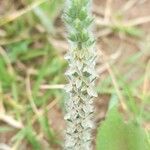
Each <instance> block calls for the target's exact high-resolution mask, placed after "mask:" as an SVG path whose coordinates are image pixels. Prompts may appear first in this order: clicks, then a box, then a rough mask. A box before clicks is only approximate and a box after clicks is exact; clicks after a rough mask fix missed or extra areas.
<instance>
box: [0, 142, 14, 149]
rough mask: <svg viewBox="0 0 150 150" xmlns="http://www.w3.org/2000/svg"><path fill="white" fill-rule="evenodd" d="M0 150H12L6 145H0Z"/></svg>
mask: <svg viewBox="0 0 150 150" xmlns="http://www.w3.org/2000/svg"><path fill="white" fill-rule="evenodd" d="M0 150H12V149H11V148H10V147H9V146H8V145H7V144H5V143H0Z"/></svg>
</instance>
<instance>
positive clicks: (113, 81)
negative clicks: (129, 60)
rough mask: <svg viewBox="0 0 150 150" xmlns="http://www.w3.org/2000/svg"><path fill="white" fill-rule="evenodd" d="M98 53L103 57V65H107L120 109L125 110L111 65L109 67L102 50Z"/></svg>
mask: <svg viewBox="0 0 150 150" xmlns="http://www.w3.org/2000/svg"><path fill="white" fill-rule="evenodd" d="M100 54H101V56H102V59H103V61H104V63H105V65H106V67H107V70H108V72H109V74H110V77H111V79H112V83H113V85H114V88H115V90H116V94H117V95H118V97H119V100H120V105H121V108H122V110H124V111H127V110H128V108H127V106H126V104H125V102H124V98H123V96H122V94H121V92H120V89H119V86H118V83H117V80H116V78H115V75H114V73H113V71H112V69H111V67H110V64H109V63H108V61H107V60H108V59H107V56H106V55H105V54H104V53H103V52H102V51H100Z"/></svg>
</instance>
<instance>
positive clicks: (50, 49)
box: [0, 0, 150, 150]
mask: <svg viewBox="0 0 150 150" xmlns="http://www.w3.org/2000/svg"><path fill="white" fill-rule="evenodd" d="M149 7H150V1H149V0H128V1H127V0H106V1H103V0H94V4H93V13H94V16H95V28H94V33H95V36H96V38H97V39H98V40H97V45H96V46H97V53H98V59H97V71H98V74H99V75H100V78H99V80H97V83H96V84H97V92H98V94H99V97H98V98H97V99H96V100H95V108H96V112H95V118H94V120H95V124H96V129H95V131H94V133H93V136H94V137H95V138H94V139H96V140H94V141H93V145H94V147H96V149H97V150H148V149H149V147H150V139H149V129H150V123H149V120H150V116H149V113H148V111H149V109H150V106H149V104H150V103H149V102H150V101H149V100H150V92H149V91H150V28H149V26H150V9H149ZM62 9H63V0H37V1H35V0H1V1H0V149H8V150H20V149H21V150H43V149H44V150H49V149H52V150H53V149H54V150H57V149H58V150H59V149H62V145H63V141H64V140H63V134H64V129H65V123H64V119H63V116H64V112H65V108H64V102H65V100H67V96H66V94H65V92H64V91H63V86H64V84H66V82H67V81H66V79H65V77H64V72H65V70H66V67H67V63H66V61H65V60H64V58H63V57H64V54H65V53H66V51H67V49H68V44H67V42H66V39H65V34H66V33H65V29H64V24H63V23H62V20H61V14H62ZM106 112H107V113H106ZM104 119H105V121H103V120H104ZM108 141H109V142H108ZM95 145H96V146H95Z"/></svg>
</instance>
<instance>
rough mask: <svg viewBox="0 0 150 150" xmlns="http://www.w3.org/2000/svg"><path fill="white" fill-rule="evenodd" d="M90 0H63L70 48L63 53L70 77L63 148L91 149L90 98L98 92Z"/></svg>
mask: <svg viewBox="0 0 150 150" xmlns="http://www.w3.org/2000/svg"><path fill="white" fill-rule="evenodd" d="M90 5H91V1H90V0H66V9H65V11H64V20H65V23H66V26H67V29H68V41H69V43H70V51H69V52H68V54H67V55H66V57H65V58H66V60H68V63H69V69H68V70H67V72H66V76H67V78H68V80H69V84H68V86H66V91H67V92H68V93H69V96H70V98H69V100H68V101H67V103H66V110H67V114H66V116H65V120H66V121H67V129H66V137H65V148H64V149H65V150H91V149H92V147H91V141H92V139H91V130H92V128H93V122H92V114H93V106H92V104H93V99H94V97H96V96H97V93H96V92H95V89H94V81H95V79H96V78H97V74H96V73H95V70H94V67H95V60H96V52H95V50H94V43H95V39H94V38H93V36H92V32H91V25H92V22H93V18H92V16H91V11H90Z"/></svg>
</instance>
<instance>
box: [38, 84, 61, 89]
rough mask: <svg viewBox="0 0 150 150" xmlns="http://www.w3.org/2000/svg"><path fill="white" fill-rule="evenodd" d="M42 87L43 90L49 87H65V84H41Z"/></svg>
mask: <svg viewBox="0 0 150 150" xmlns="http://www.w3.org/2000/svg"><path fill="white" fill-rule="evenodd" d="M40 88H41V89H42V90H47V89H63V88H64V84H54V85H41V87H40Z"/></svg>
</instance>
